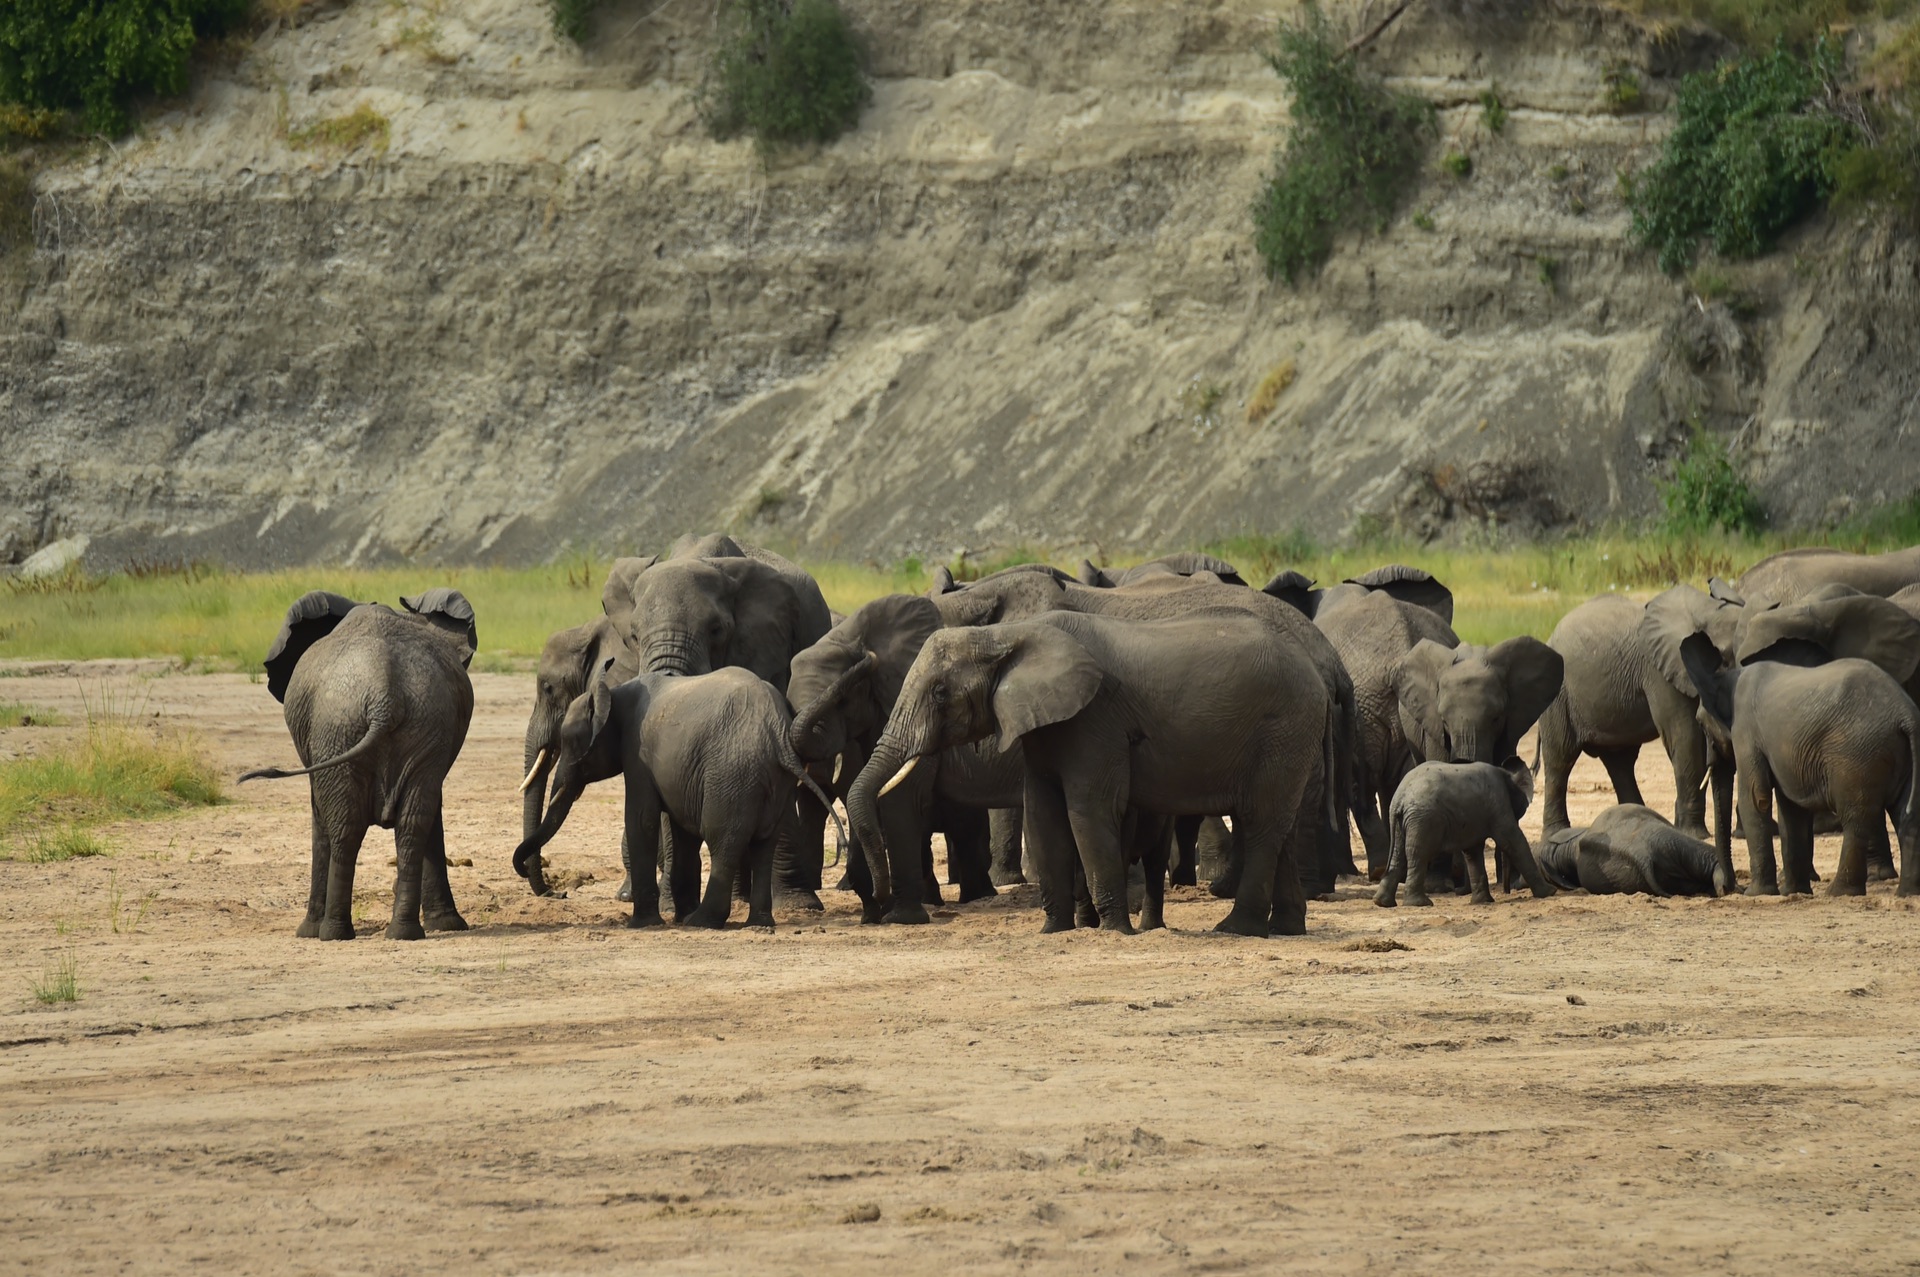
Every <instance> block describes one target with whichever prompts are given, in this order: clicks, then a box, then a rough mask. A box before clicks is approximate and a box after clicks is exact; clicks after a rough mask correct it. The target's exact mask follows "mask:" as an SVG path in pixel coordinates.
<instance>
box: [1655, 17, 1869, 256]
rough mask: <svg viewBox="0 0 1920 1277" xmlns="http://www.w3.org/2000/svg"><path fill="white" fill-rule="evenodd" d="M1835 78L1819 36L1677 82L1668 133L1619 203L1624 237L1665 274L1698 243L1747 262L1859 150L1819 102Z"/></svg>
mask: <svg viewBox="0 0 1920 1277" xmlns="http://www.w3.org/2000/svg"><path fill="white" fill-rule="evenodd" d="M1842 70H1843V68H1842V62H1841V52H1840V48H1839V46H1838V45H1837V44H1836V43H1834V42H1833V41H1831V40H1828V39H1826V38H1824V37H1823V38H1821V39H1820V40H1818V41H1816V42H1815V44H1814V45H1813V47H1812V49H1811V50H1810V51H1809V52H1808V53H1806V54H1805V55H1802V54H1797V53H1795V52H1793V51H1792V50H1791V49H1789V48H1788V47H1787V46H1786V45H1785V44H1777V45H1775V46H1774V48H1773V49H1772V50H1771V51H1769V52H1767V53H1764V54H1760V55H1758V56H1755V57H1746V58H1741V59H1738V60H1736V61H1731V62H1724V63H1722V64H1721V65H1720V66H1719V67H1717V68H1715V69H1714V70H1711V71H1700V72H1696V73H1695V74H1693V75H1689V76H1687V77H1686V78H1685V79H1684V80H1682V81H1681V82H1680V94H1679V101H1678V103H1677V114H1678V120H1677V122H1676V123H1675V125H1674V129H1673V132H1672V133H1670V134H1668V136H1667V140H1666V143H1665V145H1664V146H1663V147H1662V149H1661V153H1660V158H1659V159H1658V160H1656V161H1655V162H1654V163H1653V164H1652V166H1650V167H1649V168H1648V169H1647V170H1646V171H1644V172H1642V173H1641V174H1639V175H1638V176H1637V178H1636V179H1635V181H1634V183H1633V187H1632V193H1631V195H1630V196H1629V199H1628V205H1629V207H1630V208H1631V209H1632V210H1633V223H1632V234H1633V236H1634V238H1636V239H1637V240H1639V241H1640V242H1641V243H1642V244H1645V245H1647V246H1649V247H1651V248H1654V249H1657V250H1658V251H1659V254H1660V267H1661V269H1662V270H1665V271H1667V272H1668V273H1670V274H1672V273H1678V272H1679V271H1682V270H1685V269H1686V268H1687V267H1688V266H1689V265H1690V264H1691V263H1692V261H1693V258H1694V254H1695V253H1696V252H1697V251H1698V250H1699V246H1700V242H1701V241H1702V240H1703V239H1704V240H1708V241H1710V242H1711V243H1712V245H1713V247H1714V250H1715V251H1716V252H1717V253H1719V255H1720V256H1721V257H1724V258H1729V259H1733V258H1742V257H1756V256H1758V255H1759V254H1761V253H1764V252H1766V251H1767V250H1768V249H1770V248H1771V247H1773V244H1774V241H1775V240H1776V239H1777V238H1778V237H1779V235H1780V233H1781V232H1782V231H1784V230H1786V229H1787V228H1788V227H1789V226H1791V225H1793V223H1795V222H1797V221H1798V220H1800V219H1801V218H1802V217H1805V216H1806V215H1807V214H1808V213H1810V212H1812V211H1813V210H1814V209H1816V208H1817V207H1819V205H1820V203H1821V201H1822V200H1824V199H1826V197H1827V196H1828V195H1829V194H1831V193H1832V191H1833V189H1834V184H1835V178H1836V172H1837V170H1838V169H1839V167H1840V165H1841V162H1842V160H1843V159H1844V157H1845V156H1846V154H1847V152H1848V151H1849V150H1851V149H1853V147H1854V146H1855V144H1856V143H1857V141H1858V132H1857V129H1856V128H1855V126H1854V125H1853V123H1851V122H1850V121H1848V120H1846V119H1844V118H1842V117H1841V116H1839V115H1836V114H1834V113H1832V112H1830V111H1828V110H1826V109H1825V108H1824V105H1823V102H1824V99H1825V98H1826V96H1827V95H1828V94H1829V93H1831V92H1832V91H1833V90H1834V89H1835V88H1836V86H1837V85H1838V84H1839V82H1840V78H1841V74H1842Z"/></svg>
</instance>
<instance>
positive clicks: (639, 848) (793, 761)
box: [513, 658, 845, 928]
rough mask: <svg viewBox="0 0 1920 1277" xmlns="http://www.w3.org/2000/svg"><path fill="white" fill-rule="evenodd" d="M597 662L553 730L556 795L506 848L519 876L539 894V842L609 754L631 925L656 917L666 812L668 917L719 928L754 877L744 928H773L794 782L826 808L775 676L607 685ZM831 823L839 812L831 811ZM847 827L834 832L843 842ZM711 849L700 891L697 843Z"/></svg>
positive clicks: (722, 673)
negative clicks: (619, 793)
mask: <svg viewBox="0 0 1920 1277" xmlns="http://www.w3.org/2000/svg"><path fill="white" fill-rule="evenodd" d="M613 663H614V662H613V659H612V658H609V659H607V660H606V661H605V662H603V664H602V666H601V668H600V670H599V671H598V672H597V673H596V674H595V675H594V678H593V681H592V682H591V683H590V684H589V686H588V688H587V690H586V691H585V692H584V693H582V694H581V695H580V696H579V697H577V698H576V699H575V700H574V702H573V704H572V706H570V707H569V708H568V710H567V716H566V719H565V721H563V722H562V724H561V726H560V761H559V762H558V763H557V764H556V765H555V767H554V773H553V775H554V780H553V786H554V793H553V802H552V804H551V805H550V806H549V807H548V808H547V814H546V818H545V819H543V820H542V821H541V822H540V828H539V830H538V832H536V833H535V834H534V836H533V837H531V838H529V839H527V840H526V841H524V842H522V843H521V844H520V846H519V847H518V849H516V850H515V851H514V853H513V867H514V870H515V872H517V873H519V874H520V876H521V877H523V878H525V879H527V881H528V882H529V884H531V885H532V887H533V890H534V894H536V895H545V894H546V890H547V885H546V879H545V877H544V876H543V875H542V873H541V869H540V849H541V848H542V847H544V846H546V845H547V843H548V842H549V841H551V840H552V838H553V836H554V835H555V834H557V833H559V832H560V826H561V825H562V824H564V823H565V822H566V819H567V813H568V812H569V811H571V810H572V809H573V804H574V801H575V800H576V799H578V798H579V797H580V792H581V791H582V790H583V789H585V788H586V785H587V782H588V780H589V779H590V778H591V777H593V776H596V775H605V774H606V773H607V771H608V770H611V768H604V769H596V768H595V767H594V766H593V763H592V759H593V756H594V755H595V753H596V751H603V750H604V751H611V753H612V754H613V755H614V756H615V757H616V758H617V760H618V763H617V765H618V768H619V770H620V771H621V772H622V773H623V774H624V775H625V776H626V782H627V807H626V835H627V846H628V850H629V851H630V852H631V854H632V858H633V875H632V876H633V917H632V919H631V920H629V922H628V924H627V925H628V926H631V927H657V926H659V925H660V921H661V920H660V881H659V868H658V865H659V855H660V815H661V812H662V811H663V810H664V811H665V813H666V814H667V815H668V816H669V817H671V818H672V822H673V824H672V828H673V862H672V866H671V868H670V871H669V872H670V876H671V879H672V881H671V884H670V885H671V888H672V893H673V911H674V920H675V921H676V922H678V921H683V920H684V921H687V922H690V923H692V924H693V925H694V926H700V927H716V928H717V927H722V926H725V925H726V921H727V914H728V912H729V911H730V909H731V906H732V904H733V885H734V881H735V879H736V877H737V876H738V875H739V874H740V873H741V872H743V871H744V872H745V873H746V874H747V880H748V882H749V883H750V884H751V894H750V904H749V911H748V914H747V925H748V926H750V927H771V926H772V925H773V843H774V839H775V837H777V836H778V835H780V834H781V833H783V832H784V833H786V834H788V835H789V836H791V837H794V838H795V839H798V837H799V814H798V809H797V808H796V807H795V805H794V783H795V781H796V780H798V781H801V782H804V783H805V784H806V785H807V787H808V788H809V789H812V790H813V793H814V797H816V798H818V799H819V800H820V804H821V806H823V807H825V808H826V809H827V810H828V811H829V812H831V811H832V810H833V805H832V803H830V802H829V801H828V799H827V797H826V795H825V794H823V793H821V792H820V787H819V786H818V785H816V784H815V783H814V781H813V779H812V777H810V776H808V775H807V772H806V768H805V767H803V766H802V765H801V763H800V759H799V758H798V757H797V756H796V755H795V754H794V752H793V746H792V745H791V744H789V743H788V741H787V729H788V726H789V720H790V715H789V713H788V711H787V703H786V700H785V699H784V698H783V697H782V696H781V695H780V693H779V692H777V691H775V690H774V687H773V685H772V684H771V683H768V682H767V681H766V680H764V679H762V678H760V677H759V676H758V675H757V674H754V673H752V672H751V671H749V670H745V669H741V668H738V667H736V666H728V667H725V668H722V669H717V670H715V671H713V672H712V673H711V674H694V675H680V674H641V675H639V676H637V677H635V678H634V679H633V680H632V681H631V682H626V683H622V684H620V685H619V686H618V687H610V686H608V683H609V677H608V667H610V666H612V665H613ZM834 819H835V822H836V823H838V820H839V817H837V816H836V817H835V818H834ZM844 837H845V834H844V831H843V833H842V838H843V840H844ZM703 840H704V841H705V842H706V844H707V849H708V851H709V852H710V853H711V855H712V857H713V872H712V873H711V874H710V875H709V876H708V878H707V891H706V896H705V898H704V899H702V898H701V897H700V843H701V842H702V841H703Z"/></svg>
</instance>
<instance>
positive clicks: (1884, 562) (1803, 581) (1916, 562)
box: [1733, 546, 1920, 609]
mask: <svg viewBox="0 0 1920 1277" xmlns="http://www.w3.org/2000/svg"><path fill="white" fill-rule="evenodd" d="M1823 585H1847V586H1851V587H1853V588H1854V589H1856V590H1858V591H1860V592H1861V593H1862V594H1878V595H1880V596H1882V597H1883V598H1884V597H1886V596H1888V595H1891V594H1894V593H1897V592H1898V591H1900V590H1903V589H1905V588H1907V587H1908V586H1912V585H1920V546H1913V547H1911V548H1909V549H1905V550H1889V551H1887V552H1886V553H1885V554H1848V553H1846V552H1845V551H1842V550H1829V549H1822V548H1817V547H1816V548H1811V549H1804V550H1787V551H1785V552H1783V553H1780V554H1775V555H1770V556H1768V557H1767V558H1764V559H1762V560H1760V562H1758V563H1756V564H1754V565H1753V566H1752V567H1750V568H1748V569H1747V570H1746V571H1745V572H1744V573H1742V574H1741V576H1740V579H1739V581H1738V582H1736V583H1735V585H1734V589H1733V593H1734V595H1736V596H1737V597H1738V598H1740V599H1742V600H1744V601H1745V602H1746V604H1747V605H1748V606H1749V607H1752V608H1755V609H1758V608H1761V607H1764V606H1766V605H1768V604H1776V603H1778V604H1785V603H1796V602H1798V601H1799V600H1800V599H1801V598H1802V597H1804V596H1805V595H1807V594H1810V593H1812V592H1813V591H1814V590H1817V589H1819V588H1820V587H1821V586H1823Z"/></svg>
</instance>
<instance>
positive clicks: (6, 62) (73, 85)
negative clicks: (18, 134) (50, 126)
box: [0, 0, 249, 134]
mask: <svg viewBox="0 0 1920 1277" xmlns="http://www.w3.org/2000/svg"><path fill="white" fill-rule="evenodd" d="M248 2H249V0H5V2H4V3H0V101H6V102H12V103H15V104H18V105H22V106H26V107H30V108H33V109H36V110H40V111H60V110H65V109H69V108H71V109H75V110H79V111H81V112H82V113H83V115H84V117H85V120H86V126H87V127H88V128H89V129H92V130H95V131H97V132H101V133H109V134H118V133H124V132H126V130H127V129H128V128H129V127H131V125H132V119H131V117H130V116H129V115H128V113H127V103H128V101H129V100H130V99H131V98H132V97H134V96H135V95H137V94H142V93H159V94H167V93H178V92H180V91H181V90H182V89H184V88H186V86H187V60H188V58H189V57H190V56H191V54H192V53H193V47H194V43H195V42H196V41H197V40H198V39H199V38H200V37H201V36H203V35H216V34H219V33H220V32H222V31H225V30H226V29H227V28H228V27H230V26H232V25H233V24H234V23H236V22H238V21H240V20H241V19H242V18H243V17H245V16H246V13H247V8H248Z"/></svg>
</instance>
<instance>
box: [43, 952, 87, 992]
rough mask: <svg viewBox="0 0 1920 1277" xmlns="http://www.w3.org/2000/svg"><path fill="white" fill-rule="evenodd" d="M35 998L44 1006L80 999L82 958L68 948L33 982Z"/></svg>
mask: <svg viewBox="0 0 1920 1277" xmlns="http://www.w3.org/2000/svg"><path fill="white" fill-rule="evenodd" d="M33 996H34V1000H35V1001H37V1002H39V1003H40V1004H41V1005H42V1006H53V1005H54V1004H56V1003H60V1002H78V1001H79V1000H80V958H79V955H77V954H75V953H74V951H73V950H71V949H68V950H67V951H66V952H65V953H63V954H61V955H60V960H59V961H58V962H56V963H55V964H54V965H53V966H51V967H48V968H47V969H46V971H44V972H42V973H41V976H40V978H39V979H38V980H35V981H34V982H33Z"/></svg>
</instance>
